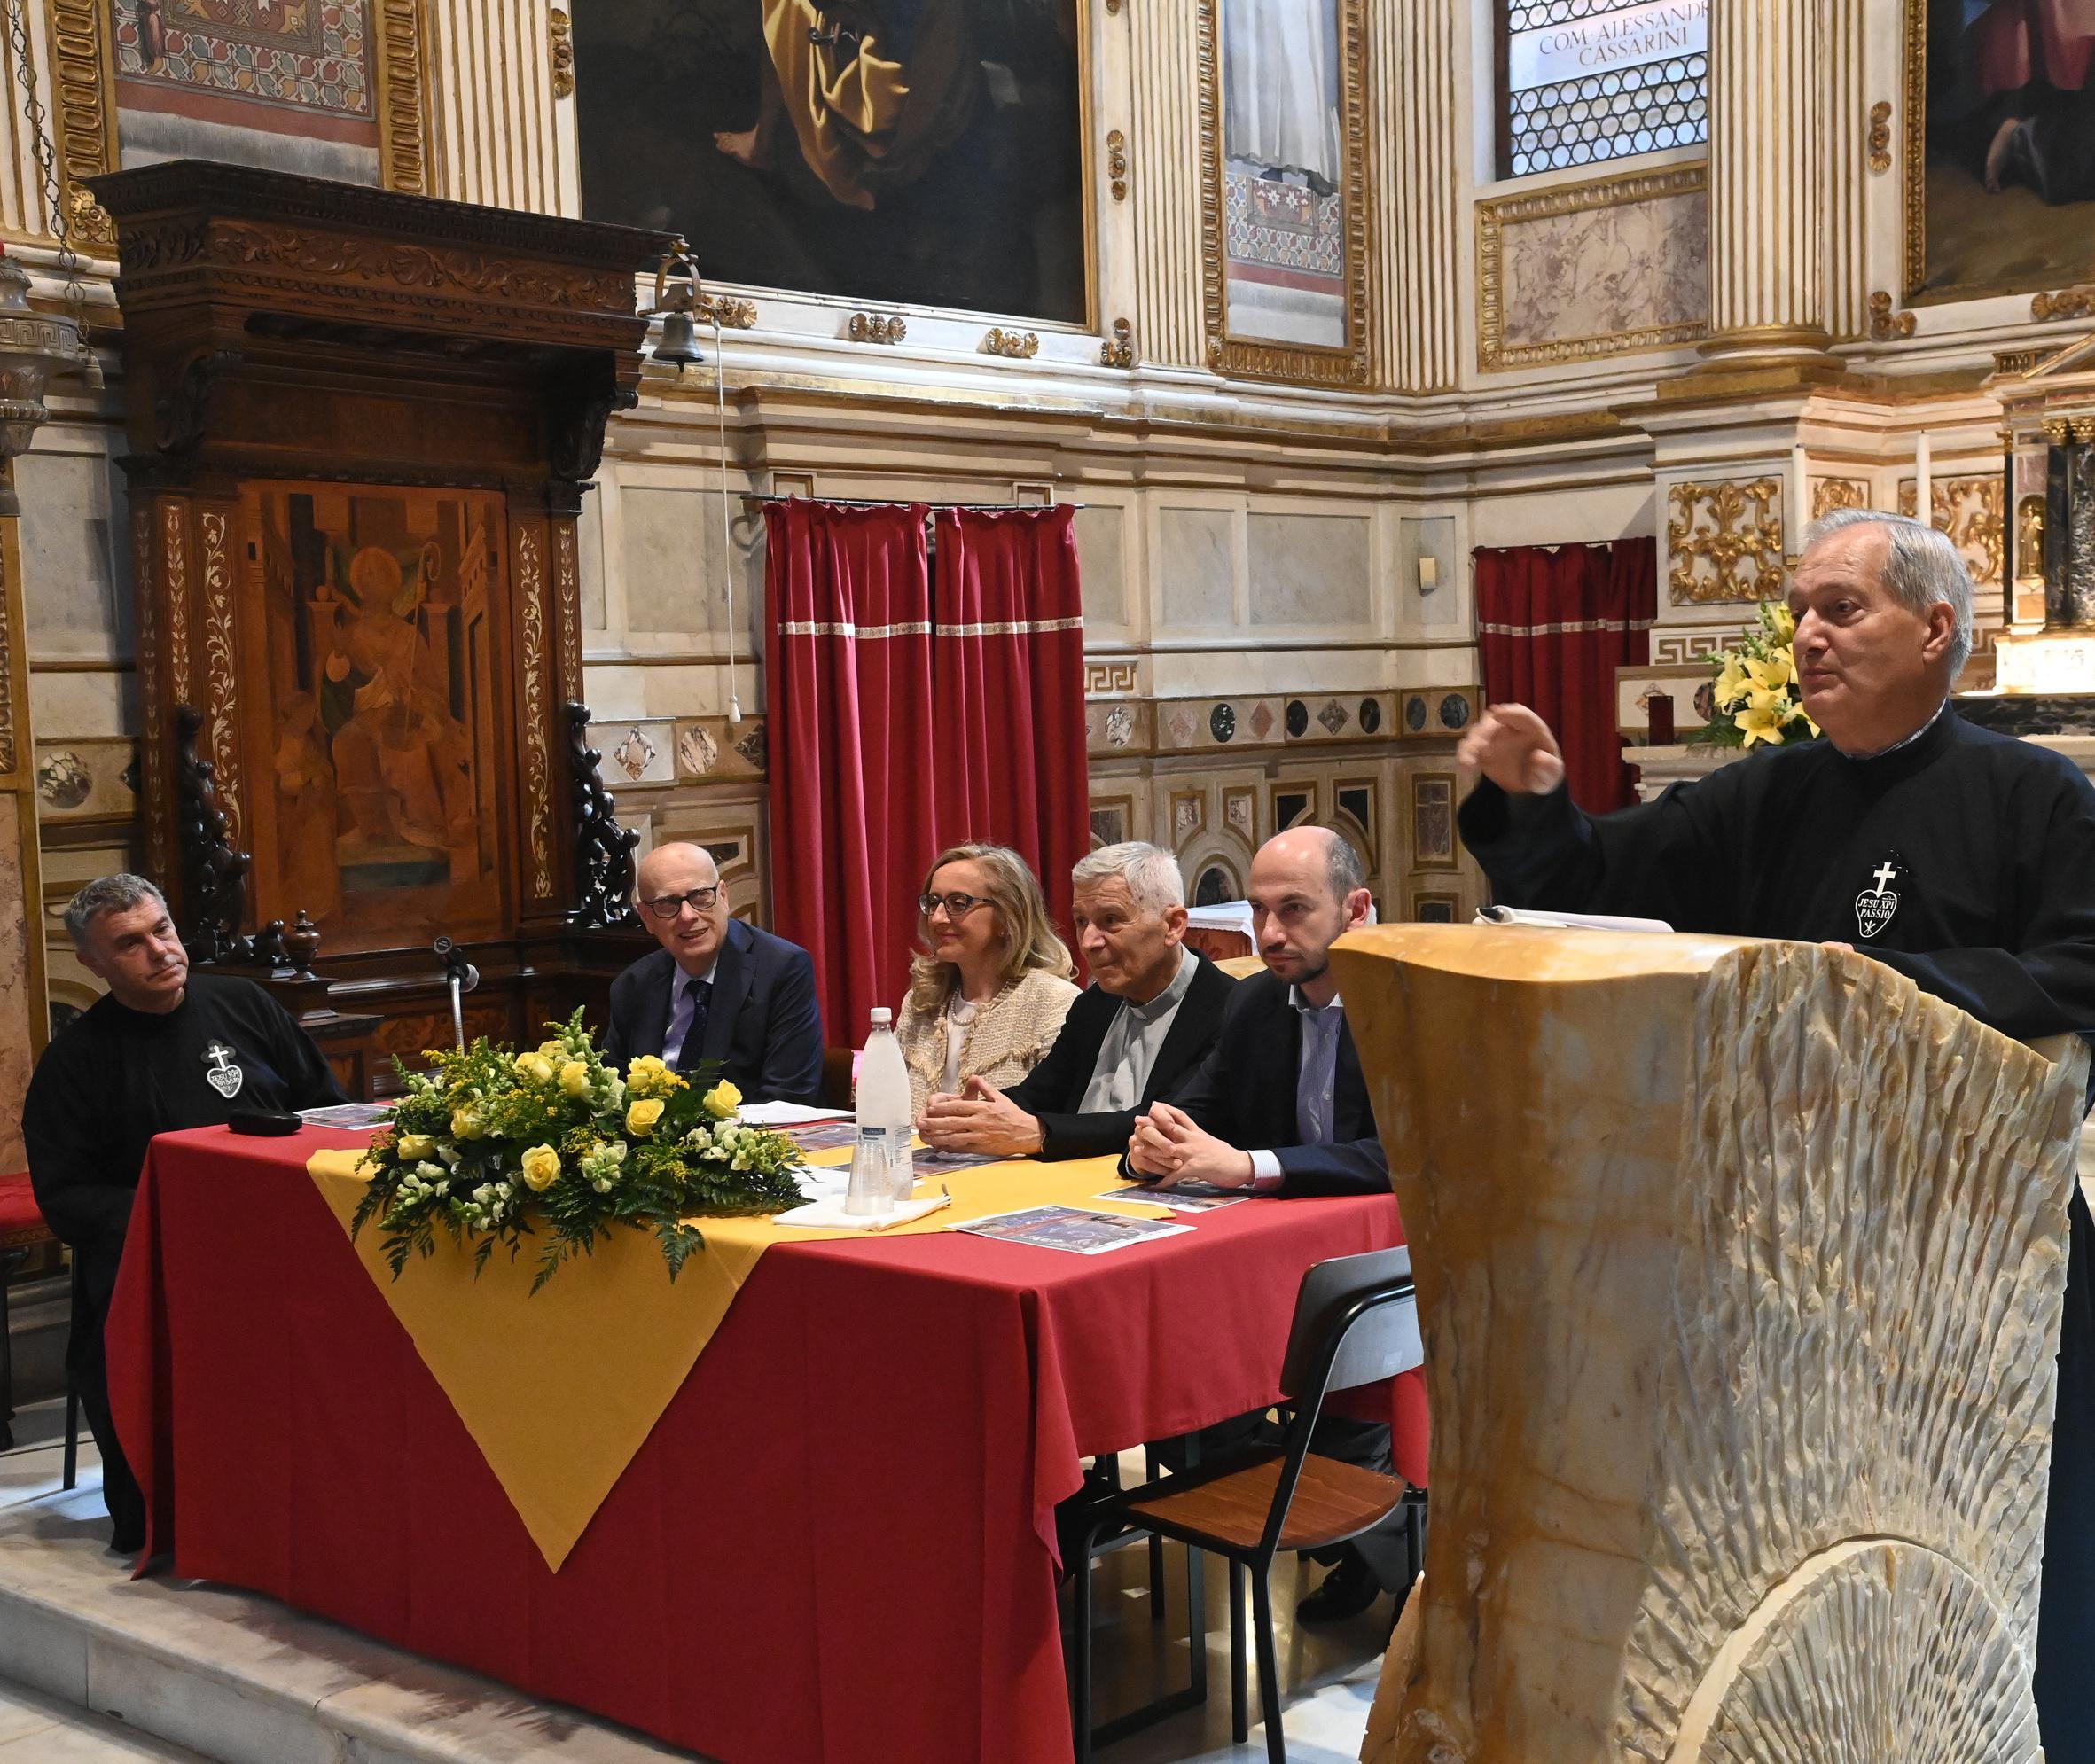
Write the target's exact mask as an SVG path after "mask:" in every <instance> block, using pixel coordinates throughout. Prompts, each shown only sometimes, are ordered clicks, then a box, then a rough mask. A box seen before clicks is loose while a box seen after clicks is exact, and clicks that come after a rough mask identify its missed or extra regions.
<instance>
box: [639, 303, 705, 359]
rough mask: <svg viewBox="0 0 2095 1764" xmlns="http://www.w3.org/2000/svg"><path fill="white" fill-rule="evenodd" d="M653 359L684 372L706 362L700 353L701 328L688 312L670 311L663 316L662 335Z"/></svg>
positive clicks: (656, 345)
mask: <svg viewBox="0 0 2095 1764" xmlns="http://www.w3.org/2000/svg"><path fill="white" fill-rule="evenodd" d="M652 353H653V357H654V359H655V360H656V361H658V362H662V363H667V364H668V365H669V366H671V367H674V368H675V369H676V370H677V371H678V372H680V373H681V372H682V371H684V369H685V368H687V367H691V366H693V365H695V364H696V363H700V362H702V361H704V360H705V359H706V358H705V356H703V355H700V353H699V327H698V326H697V325H696V324H692V316H691V314H689V313H688V312H676V311H670V312H665V313H664V314H663V315H662V334H661V338H660V339H659V340H657V342H656V343H655V346H654V348H653V352H652Z"/></svg>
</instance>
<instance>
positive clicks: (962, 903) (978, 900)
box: [917, 894, 989, 924]
mask: <svg viewBox="0 0 2095 1764" xmlns="http://www.w3.org/2000/svg"><path fill="white" fill-rule="evenodd" d="M988 905H989V896H988V895H987V894H919V895H918V896H917V910H918V911H919V912H920V913H922V914H923V915H924V917H926V918H929V917H931V916H932V914H934V913H935V912H936V911H937V910H938V909H940V908H941V907H943V908H944V909H946V917H947V918H949V919H950V920H951V921H953V922H954V923H955V924H958V922H959V921H960V920H962V919H964V918H965V917H967V916H968V914H970V913H971V912H973V910H974V909H976V908H977V907H986V906H988Z"/></svg>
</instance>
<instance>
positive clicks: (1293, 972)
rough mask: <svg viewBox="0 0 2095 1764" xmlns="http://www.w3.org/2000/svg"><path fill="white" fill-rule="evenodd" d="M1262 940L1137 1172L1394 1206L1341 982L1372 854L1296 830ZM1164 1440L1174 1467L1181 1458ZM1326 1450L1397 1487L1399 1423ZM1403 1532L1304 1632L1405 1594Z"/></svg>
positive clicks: (1359, 1553)
mask: <svg viewBox="0 0 2095 1764" xmlns="http://www.w3.org/2000/svg"><path fill="white" fill-rule="evenodd" d="M1246 892H1247V894H1248V895H1249V896H1250V901H1251V925H1252V934H1253V936H1254V937H1255V938H1256V939H1257V941H1258V953H1259V955H1260V956H1261V957H1262V959H1263V961H1264V962H1265V964H1266V972H1264V973H1262V974H1254V975H1253V976H1252V977H1251V978H1250V979H1249V980H1245V981H1243V982H1242V983H1241V984H1239V986H1238V987H1237V989H1236V990H1235V991H1234V992H1233V993H1231V995H1230V1000H1229V1004H1228V1007H1227V1009H1226V1010H1225V1011H1224V1012H1223V1021H1222V1027H1221V1030H1220V1031H1219V1033H1218V1034H1217V1035H1216V1042H1215V1047H1214V1050H1213V1051H1211V1052H1210V1053H1209V1054H1208V1058H1206V1059H1205V1060H1204V1061H1202V1062H1201V1065H1200V1070H1199V1071H1198V1072H1197V1073H1194V1075H1193V1076H1192V1078H1191V1079H1189V1080H1188V1081H1187V1082H1186V1084H1185V1085H1184V1087H1183V1088H1182V1089H1180V1090H1179V1092H1178V1093H1177V1096H1176V1098H1175V1099H1174V1100H1172V1101H1169V1102H1161V1103H1157V1104H1153V1105H1152V1106H1151V1107H1150V1108H1149V1109H1148V1110H1147V1111H1146V1112H1145V1113H1143V1114H1141V1115H1139V1116H1137V1118H1136V1122H1135V1131H1134V1134H1133V1136H1131V1137H1130V1140H1129V1143H1128V1155H1127V1159H1126V1161H1125V1166H1124V1167H1125V1168H1126V1169H1127V1170H1128V1171H1129V1173H1130V1175H1135V1176H1137V1177H1138V1178H1139V1179H1141V1180H1142V1181H1145V1182H1154V1183H1160V1184H1162V1185H1164V1186H1176V1184H1178V1183H1206V1184H1208V1185H1209V1186H1211V1187H1215V1188H1240V1189H1247V1190H1251V1191H1253V1192H1255V1193H1266V1194H1274V1195H1279V1196H1302V1195H1334V1194H1388V1192H1389V1160H1388V1157H1387V1156H1385V1154H1384V1152H1383V1151H1382V1142H1381V1140H1380V1138H1379V1137H1378V1136H1377V1135H1376V1132H1375V1116H1374V1111H1373V1109H1372V1107H1371V1106H1370V1104H1369V1102H1368V1092H1367V1081H1366V1079H1365V1078H1364V1076H1363V1075H1362V1073H1361V1069H1360V1056H1359V1054H1358V1053H1356V1051H1355V1050H1354V1046H1353V1035H1352V1032H1351V1031H1350V1030H1349V1029H1348V1028H1347V1026H1346V1018H1345V1011H1344V1009H1343V1007H1342V1005H1341V1001H1340V998H1339V982H1338V979H1337V977H1336V976H1335V975H1333V972H1331V947H1332V945H1333V943H1335V942H1337V941H1338V940H1339V937H1340V935H1341V933H1344V932H1348V931H1351V930H1353V929H1354V928H1355V927H1356V926H1357V925H1365V924H1366V923H1367V922H1368V910H1369V907H1370V904H1371V902H1370V896H1369V894H1368V890H1367V877H1366V875H1365V873H1364V871H1363V870H1362V868H1361V862H1360V855H1359V854H1358V853H1357V852H1356V851H1355V850H1354V849H1353V847H1352V846H1351V845H1350V844H1348V842H1347V840H1346V839H1343V838H1341V836H1340V835H1339V834H1337V833H1334V832H1333V831H1331V830H1330V829H1328V828H1325V827H1294V828H1290V829H1289V830H1288V831H1286V832H1285V833H1281V834H1279V835H1278V836H1277V837H1276V838H1273V839H1269V840H1267V841H1266V843H1265V844H1264V845H1263V846H1262V847H1259V850H1258V854H1257V855H1256V856H1255V857H1254V858H1253V859H1252V861H1251V886H1250V887H1249V888H1248V889H1247V891H1246ZM1266 1433H1267V1428H1266V1424H1265V1419H1264V1416H1263V1414H1262V1413H1261V1414H1256V1415H1246V1416H1239V1417H1237V1418H1236V1419H1235V1420H1233V1421H1226V1422H1223V1424H1221V1425H1219V1426H1217V1427H1212V1428H1207V1429H1204V1430H1203V1431H1202V1432H1201V1434H1200V1449H1201V1455H1202V1456H1204V1457H1211V1456H1213V1455H1214V1454H1215V1453H1216V1451H1217V1450H1227V1449H1229V1448H1231V1447H1235V1446H1240V1445H1243V1444H1247V1443H1249V1442H1250V1441H1252V1440H1257V1439H1259V1438H1262V1437H1264V1436H1265V1435H1266ZM1175 1444H1176V1442H1166V1444H1165V1446H1164V1447H1163V1448H1161V1456H1163V1457H1164V1459H1165V1461H1166V1462H1167V1463H1175V1467H1176V1461H1175V1456H1174V1452H1173V1450H1172V1447H1173V1446H1174V1445H1175ZM1312 1444H1313V1445H1314V1447H1315V1448H1316V1449H1317V1451H1318V1452H1320V1453H1322V1454H1323V1455H1324V1456H1326V1457H1333V1458H1340V1459H1342V1460H1344V1461H1345V1462H1347V1463H1359V1464H1364V1465H1366V1466H1367V1467H1368V1468H1370V1469H1372V1470H1378V1471H1381V1472H1382V1473H1383V1474H1384V1475H1393V1474H1395V1465H1394V1463H1392V1461H1391V1457H1390V1439H1389V1428H1388V1424H1387V1423H1383V1422H1375V1421H1365V1420H1361V1419H1357V1418H1356V1417H1349V1416H1344V1415H1338V1414H1327V1415H1325V1417H1323V1418H1322V1419H1321V1420H1320V1421H1318V1423H1317V1432H1316V1436H1315V1438H1314V1440H1312ZM1331 1557H1335V1558H1336V1559H1335V1563H1334V1565H1333V1569H1332V1572H1331V1573H1329V1574H1328V1575H1326V1576H1325V1579H1324V1581H1323V1582H1322V1584H1321V1585H1319V1586H1318V1587H1317V1589H1316V1591H1314V1592H1312V1593H1311V1594H1310V1595H1309V1596H1308V1597H1307V1598H1305V1599H1303V1600H1302V1603H1301V1604H1299V1605H1297V1606H1296V1608H1295V1614H1296V1615H1297V1616H1298V1617H1299V1618H1301V1619H1302V1621H1303V1622H1305V1623H1319V1622H1336V1621H1339V1620H1343V1619H1346V1618H1348V1617H1354V1616H1357V1615H1358V1614H1359V1613H1360V1612H1363V1611H1364V1610H1366V1609H1367V1607H1368V1606H1369V1605H1370V1604H1372V1603H1373V1602H1374V1600H1375V1597H1376V1595H1377V1594H1378V1593H1381V1592H1399V1591H1401V1590H1403V1588H1404V1587H1405V1586H1406V1584H1407V1577H1406V1555H1405V1550H1404V1547H1403V1516H1402V1514H1401V1513H1393V1514H1392V1515H1390V1517H1389V1518H1388V1519H1386V1520H1385V1521H1384V1522H1383V1523H1382V1524H1381V1525H1380V1526H1376V1527H1375V1528H1374V1529H1373V1530H1372V1531H1369V1532H1366V1533H1364V1534H1362V1535H1361V1536H1359V1537H1356V1538H1355V1539H1354V1540H1353V1541H1352V1542H1349V1543H1345V1544H1341V1545H1340V1546H1339V1548H1338V1549H1337V1550H1336V1551H1333V1552H1331V1556H1330V1557H1326V1559H1331Z"/></svg>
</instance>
